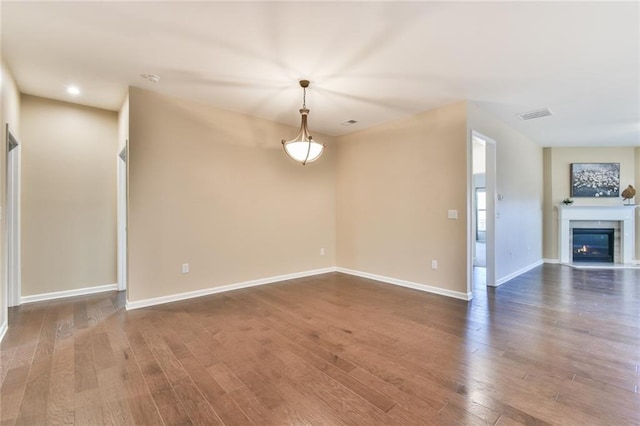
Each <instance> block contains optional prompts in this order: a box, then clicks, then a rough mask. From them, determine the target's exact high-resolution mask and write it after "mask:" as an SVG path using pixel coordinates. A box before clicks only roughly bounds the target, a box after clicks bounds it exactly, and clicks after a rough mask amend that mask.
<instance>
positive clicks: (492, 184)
mask: <svg viewBox="0 0 640 426" xmlns="http://www.w3.org/2000/svg"><path fill="white" fill-rule="evenodd" d="M474 138H475V139H480V140H482V141H484V142H485V188H486V203H487V234H486V235H487V241H486V250H487V253H486V256H487V266H486V285H487V286H488V287H495V285H496V217H498V213H497V211H496V200H497V198H498V197H497V189H496V182H497V176H496V168H497V167H496V166H497V160H496V149H497V143H496V141H495V140H493V139H491V138H489V137H487V136H485V135H483V134H482V133H480V132H478V131H476V130H471V133H470V135H469V143H468V144H467V152H468V158H469V161H468V163H467V175H468V181H467V205H468V208H467V213H468V214H467V297H468V298H469V299H471V298H472V297H473V285H474V282H473V277H474V274H473V268H474V266H473V258H474V254H475V243H476V230H475V210H476V201H475V198H476V197H475V191H474V186H475V185H474V182H473V140H474Z"/></svg>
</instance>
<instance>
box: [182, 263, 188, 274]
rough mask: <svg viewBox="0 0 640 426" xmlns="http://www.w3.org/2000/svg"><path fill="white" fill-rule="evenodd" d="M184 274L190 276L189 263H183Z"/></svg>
mask: <svg viewBox="0 0 640 426" xmlns="http://www.w3.org/2000/svg"><path fill="white" fill-rule="evenodd" d="M182 273H183V274H188V273H189V264H188V263H183V264H182Z"/></svg>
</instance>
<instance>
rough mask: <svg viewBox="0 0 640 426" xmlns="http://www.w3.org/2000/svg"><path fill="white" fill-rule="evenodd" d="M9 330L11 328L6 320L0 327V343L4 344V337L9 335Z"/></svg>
mask: <svg viewBox="0 0 640 426" xmlns="http://www.w3.org/2000/svg"><path fill="white" fill-rule="evenodd" d="M8 329H9V326H8V324H7V320H5V321H4V322H3V323H2V325H0V342H2V339H4V335H5V334H7V330H8Z"/></svg>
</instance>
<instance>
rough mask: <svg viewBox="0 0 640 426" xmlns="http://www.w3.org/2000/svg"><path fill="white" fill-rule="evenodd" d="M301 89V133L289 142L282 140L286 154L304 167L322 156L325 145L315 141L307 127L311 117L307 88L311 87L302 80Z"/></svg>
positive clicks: (306, 81) (307, 82)
mask: <svg viewBox="0 0 640 426" xmlns="http://www.w3.org/2000/svg"><path fill="white" fill-rule="evenodd" d="M300 87H302V90H303V95H302V108H301V109H300V116H301V119H302V123H301V124H300V131H299V132H298V134H297V135H296V137H295V138H293V139H291V140H289V141H287V140H284V139H283V140H282V146H283V147H284V152H285V153H286V154H287V155H288V156H289V157H290V158H291V159H292V160H295V161H297V162H299V163H302V165H303V166H304V165H305V164H307V163H310V162H312V161H316V160H317V159H318V158H320V156H321V155H322V152H323V151H324V145H323V144H321V143H318V142H316V141H315V140H313V137H312V136H311V135H310V134H309V128H308V127H307V117H308V116H309V110H308V109H307V105H306V98H307V87H309V81H308V80H300Z"/></svg>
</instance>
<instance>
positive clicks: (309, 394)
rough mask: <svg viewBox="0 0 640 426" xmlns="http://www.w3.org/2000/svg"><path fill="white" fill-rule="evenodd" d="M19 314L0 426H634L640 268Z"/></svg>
mask: <svg viewBox="0 0 640 426" xmlns="http://www.w3.org/2000/svg"><path fill="white" fill-rule="evenodd" d="M123 305H124V295H123V294H119V293H107V294H103V295H96V296H88V297H80V298H71V299H66V300H58V301H52V302H47V303H34V304H28V305H24V306H22V307H20V308H12V309H11V310H10V328H9V331H8V333H7V335H6V337H5V339H4V341H3V342H2V345H1V347H0V348H1V352H0V355H1V364H0V366H1V369H0V374H1V379H2V387H1V389H0V392H1V399H0V403H1V405H0V411H1V424H2V425H13V424H25V425H41V424H77V425H90V424H116V425H119V424H127V425H128V424H142V425H161V424H167V425H169V424H171V425H188V424H204V425H223V424H224V425H250V424H255V425H289V424H295V425H305V424H317V425H331V424H350V425H379V424H397V425H426V424H450V425H467V424H469V425H475V424H498V425H513V424H532V425H544V424H565V425H596V424H602V425H627V424H640V395H639V394H638V385H639V380H640V373H639V371H638V370H639V367H638V366H639V364H640V271H639V270H609V271H606V270H575V269H572V268H568V267H563V266H558V265H544V266H542V267H539V268H536V269H534V270H532V271H530V272H528V273H526V274H525V275H523V276H520V277H518V278H516V279H514V280H512V281H511V282H509V283H507V284H505V285H503V286H502V287H499V288H497V289H485V288H479V289H476V291H475V292H474V300H473V301H472V302H470V303H466V302H463V301H459V300H454V299H449V298H446V297H441V296H435V295H430V294H427V293H421V292H418V291H414V290H410V289H405V288H400V287H395V286H391V285H387V284H382V283H378V282H375V281H371V280H367V279H362V278H356V277H351V276H348V275H342V274H339V273H332V274H326V275H322V276H316V277H309V278H303V279H298V280H292V281H287V282H283V283H278V284H271V285H267V286H262V287H255V288H251V289H245V290H238V291H234V292H229V293H223V294H218V295H213V296H208V297H203V298H199V299H193V300H190V301H185V302H179V303H174V304H170V305H164V306H158V307H154V308H147V309H141V310H136V311H130V312H127V311H125V310H124V308H123Z"/></svg>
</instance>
